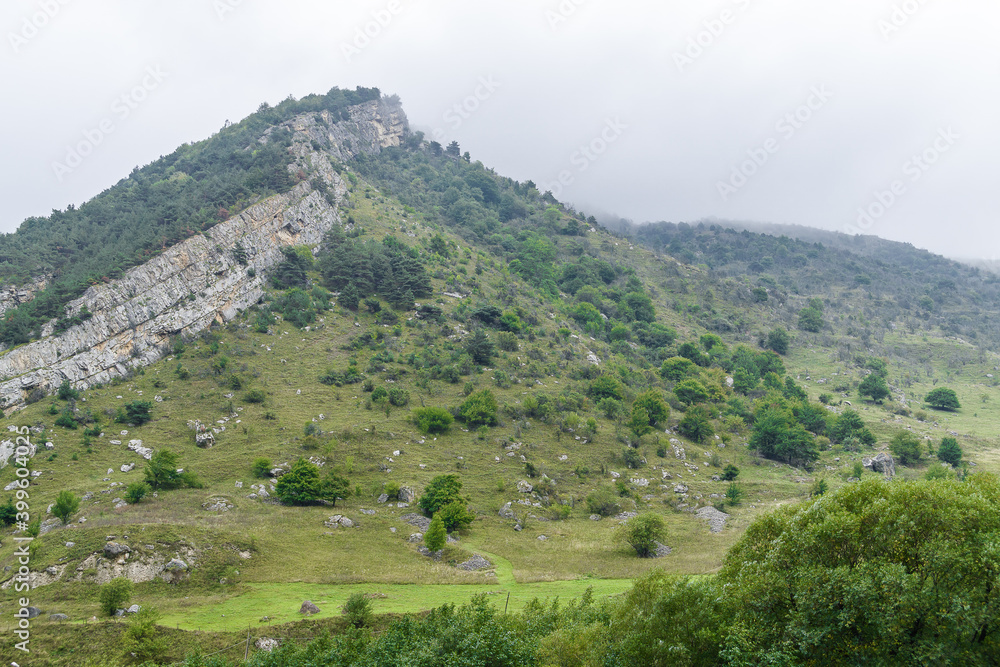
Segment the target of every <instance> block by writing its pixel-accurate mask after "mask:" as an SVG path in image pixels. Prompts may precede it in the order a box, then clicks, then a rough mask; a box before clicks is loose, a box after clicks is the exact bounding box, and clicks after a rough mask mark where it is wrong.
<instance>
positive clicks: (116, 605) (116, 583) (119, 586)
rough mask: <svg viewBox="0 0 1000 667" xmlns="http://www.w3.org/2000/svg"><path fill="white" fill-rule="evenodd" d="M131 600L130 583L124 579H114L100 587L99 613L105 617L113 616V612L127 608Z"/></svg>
mask: <svg viewBox="0 0 1000 667" xmlns="http://www.w3.org/2000/svg"><path fill="white" fill-rule="evenodd" d="M131 599H132V582H131V581H129V580H128V579H126V578H125V577H116V578H115V579H112V580H111V581H109V582H108V583H106V584H104V585H103V586H101V593H100V600H101V611H102V612H104V615H105V616H114V615H115V611H116V610H118V609H124V608H126V607H128V603H129V601H130V600H131Z"/></svg>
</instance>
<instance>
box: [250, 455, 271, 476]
mask: <svg viewBox="0 0 1000 667" xmlns="http://www.w3.org/2000/svg"><path fill="white" fill-rule="evenodd" d="M273 467H274V466H273V465H271V459H269V458H266V457H264V456H258V457H257V458H255V459H254V460H253V463H252V464H251V465H250V471H251V472H252V473H253V476H254V477H256V478H257V479H265V478H267V477H270V476H271V468H273Z"/></svg>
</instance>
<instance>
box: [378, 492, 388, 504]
mask: <svg viewBox="0 0 1000 667" xmlns="http://www.w3.org/2000/svg"><path fill="white" fill-rule="evenodd" d="M387 500H389V495H388V494H385V493H383V494H382V495H380V496H379V497H378V500H377V502H378V503H379V504H382V503H385V502H386V501H387Z"/></svg>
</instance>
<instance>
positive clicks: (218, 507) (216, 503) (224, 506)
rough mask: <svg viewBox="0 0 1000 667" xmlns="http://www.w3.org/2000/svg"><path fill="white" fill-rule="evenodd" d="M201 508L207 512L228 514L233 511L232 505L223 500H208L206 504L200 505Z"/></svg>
mask: <svg viewBox="0 0 1000 667" xmlns="http://www.w3.org/2000/svg"><path fill="white" fill-rule="evenodd" d="M201 506H202V509H205V510H207V511H209V512H228V511H229V510H231V509H233V504H232V503H231V502H229V501H228V500H226V499H225V498H209V499H208V502H206V503H202V505H201Z"/></svg>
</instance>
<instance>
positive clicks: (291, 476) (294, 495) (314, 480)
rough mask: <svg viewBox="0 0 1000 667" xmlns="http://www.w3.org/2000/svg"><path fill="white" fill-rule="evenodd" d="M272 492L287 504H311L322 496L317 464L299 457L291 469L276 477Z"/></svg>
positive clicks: (321, 483)
mask: <svg viewBox="0 0 1000 667" xmlns="http://www.w3.org/2000/svg"><path fill="white" fill-rule="evenodd" d="M274 493H275V495H276V496H278V499H279V500H281V502H283V503H285V504H287V505H312V504H314V503H316V502H318V501H319V500H320V499H321V498H323V497H324V495H325V494H324V490H323V482H322V481H321V480H320V474H319V466H317V465H316V464H315V463H313V462H311V461H308V460H306V459H304V458H300V459H299V460H298V461H296V462H295V463H294V464H292V469H291V470H289V471H288V472H286V473H285V474H284V475H282V476H281V477H279V478H278V483H277V484H275V487H274Z"/></svg>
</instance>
